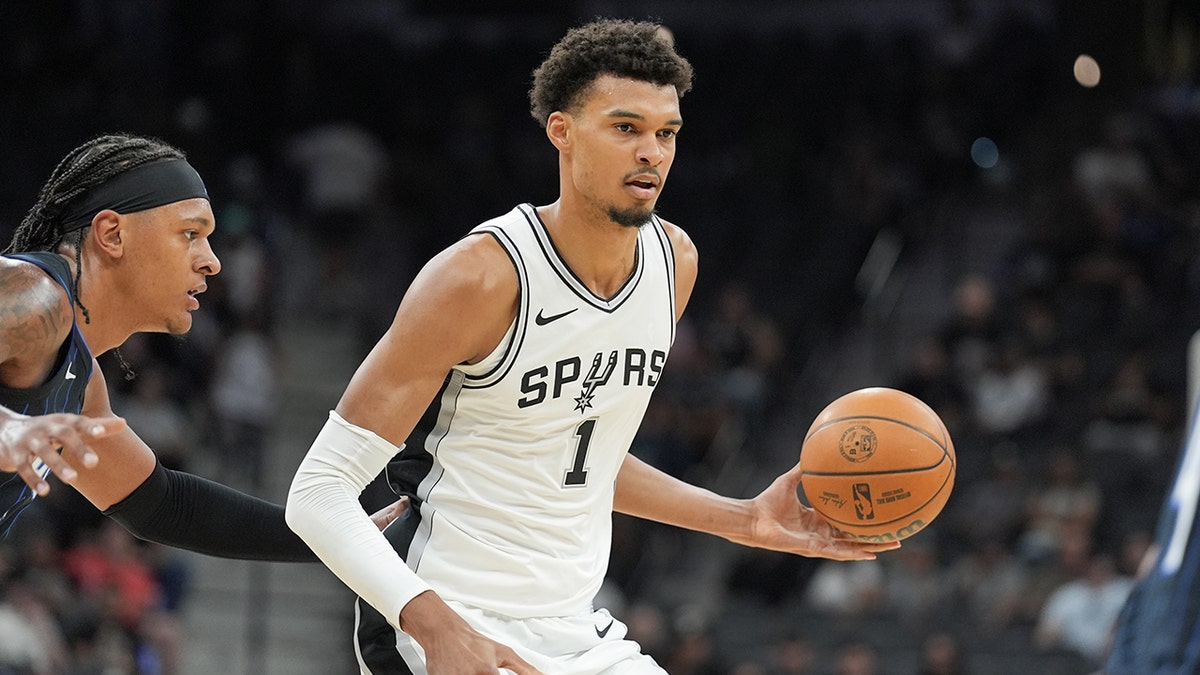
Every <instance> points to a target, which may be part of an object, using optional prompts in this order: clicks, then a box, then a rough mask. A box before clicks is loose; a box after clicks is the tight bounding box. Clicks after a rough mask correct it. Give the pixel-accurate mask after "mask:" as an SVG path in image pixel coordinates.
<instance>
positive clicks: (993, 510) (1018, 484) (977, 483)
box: [941, 442, 1028, 547]
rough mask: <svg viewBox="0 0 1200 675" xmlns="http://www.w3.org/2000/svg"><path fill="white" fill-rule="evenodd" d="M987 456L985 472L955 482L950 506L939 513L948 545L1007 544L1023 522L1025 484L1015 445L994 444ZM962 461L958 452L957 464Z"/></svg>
mask: <svg viewBox="0 0 1200 675" xmlns="http://www.w3.org/2000/svg"><path fill="white" fill-rule="evenodd" d="M988 459H989V463H988V465H987V470H988V473H987V474H986V475H985V476H984V477H982V478H979V479H975V480H965V481H961V482H960V484H959V485H956V486H955V493H954V494H953V495H951V498H950V499H951V501H950V503H949V504H950V506H949V508H948V509H947V510H946V511H945V512H944V513H943V514H942V515H941V518H942V523H943V524H944V525H943V526H944V527H946V528H948V532H949V536H947V537H945V538H944V540H945V541H946V542H947V543H948V544H952V545H954V546H956V547H964V546H966V547H978V546H980V545H982V544H984V543H988V542H995V543H997V544H999V545H1000V546H1002V547H1008V546H1010V545H1012V544H1013V542H1015V541H1016V538H1017V536H1018V534H1019V533H1020V531H1021V528H1022V527H1023V525H1024V523H1025V510H1026V499H1027V497H1026V491H1027V489H1028V485H1027V482H1026V478H1025V473H1024V466H1023V463H1022V461H1021V457H1020V455H1019V453H1018V449H1017V446H1016V445H1015V444H1014V443H1011V442H1003V443H1000V444H997V445H996V446H994V447H993V448H992V449H991V454H990V455H989V456H988ZM962 461H963V459H962V457H961V455H960V458H959V463H960V466H961V463H962Z"/></svg>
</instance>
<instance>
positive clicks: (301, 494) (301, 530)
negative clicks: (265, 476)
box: [283, 473, 318, 542]
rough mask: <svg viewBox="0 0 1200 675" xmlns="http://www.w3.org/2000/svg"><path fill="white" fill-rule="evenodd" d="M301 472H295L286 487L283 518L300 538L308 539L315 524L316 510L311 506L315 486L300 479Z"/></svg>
mask: <svg viewBox="0 0 1200 675" xmlns="http://www.w3.org/2000/svg"><path fill="white" fill-rule="evenodd" d="M301 476H302V474H299V473H298V474H296V478H295V479H294V480H293V481H292V485H291V487H290V488H288V495H287V502H285V503H284V510H283V520H284V522H286V523H287V526H288V527H289V528H291V530H292V532H295V533H296V534H297V535H298V536H299V537H300V538H301V539H304V540H305V541H306V542H308V541H309V539H310V537H311V534H312V532H313V528H314V525H315V520H316V515H317V514H318V512H317V511H316V510H315V509H313V508H312V507H311V505H312V503H313V500H314V493H315V492H316V491H317V489H316V487H315V486H313V485H312V484H311V483H308V482H305V481H303V480H301Z"/></svg>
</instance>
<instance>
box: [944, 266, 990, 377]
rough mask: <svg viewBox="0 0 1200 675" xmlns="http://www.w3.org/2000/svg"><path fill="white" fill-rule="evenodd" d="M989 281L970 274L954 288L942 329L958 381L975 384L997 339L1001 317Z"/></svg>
mask: <svg viewBox="0 0 1200 675" xmlns="http://www.w3.org/2000/svg"><path fill="white" fill-rule="evenodd" d="M996 302H997V301H996V293H995V290H994V288H993V286H992V283H991V282H990V281H988V280H987V279H986V278H985V277H983V276H981V275H969V276H967V277H965V278H963V279H962V280H960V281H959V282H958V285H957V286H955V289H954V300H953V306H952V310H951V315H950V317H949V318H948V320H947V321H946V325H945V326H944V327H943V329H942V331H941V340H942V344H943V346H944V348H945V351H946V354H947V356H948V357H949V359H950V367H951V370H952V371H953V372H954V374H955V377H957V378H958V381H959V383H961V385H962V386H963V387H966V388H968V389H970V388H972V387H974V386H975V383H976V381H977V380H978V378H979V376H980V375H982V374H983V372H984V370H985V369H986V368H987V366H988V361H989V359H990V358H991V355H992V354H993V353H994V352H995V349H996V347H997V345H998V344H999V342H1000V336H1001V329H1000V317H999V316H998V314H997V306H996Z"/></svg>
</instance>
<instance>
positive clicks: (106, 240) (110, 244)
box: [88, 209, 125, 258]
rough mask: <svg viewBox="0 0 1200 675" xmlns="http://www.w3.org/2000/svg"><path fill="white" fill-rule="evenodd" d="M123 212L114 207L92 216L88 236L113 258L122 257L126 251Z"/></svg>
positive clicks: (97, 246)
mask: <svg viewBox="0 0 1200 675" xmlns="http://www.w3.org/2000/svg"><path fill="white" fill-rule="evenodd" d="M122 225H123V223H122V222H121V214H119V213H117V212H116V211H113V210H112V209H104V210H103V211H100V212H99V213H97V214H96V216H95V217H94V218H92V227H91V230H90V231H89V232H88V238H89V239H91V240H92V242H93V243H95V245H96V248H98V249H99V250H100V251H102V252H103V253H105V254H106V255H108V256H110V257H113V258H120V257H121V256H122V255H123V254H124V252H125V242H124V240H123V238H122V235H123V233H124V227H123V226H122Z"/></svg>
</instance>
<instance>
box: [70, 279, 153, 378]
mask: <svg viewBox="0 0 1200 675" xmlns="http://www.w3.org/2000/svg"><path fill="white" fill-rule="evenodd" d="M68 263H69V264H70V266H71V271H72V275H73V276H74V275H79V274H80V273H79V272H78V271H77V270H76V268H75V260H74V259H73V258H71V259H69V260H68ZM83 266H84V270H83V272H82V275H81V276H79V287H78V300H79V302H76V303H75V325H76V326H78V327H79V332H80V334H82V335H83V339H84V341H85V342H87V345H88V349H90V350H91V352H92V354H93V355H96V356H99V355H100V354H103V353H104V352H107V351H109V350H111V349H114V348H116V347H120V346H121V345H122V344H123V343H124V342H125V341H126V340H128V339H129V336H131V335H133V334H134V333H135V332H137V328H136V327H135V326H133V324H132V323H131V322H129V321H128V315H129V312H128V307H127V305H128V302H127V301H123V300H122V299H121V295H120V294H119V293H117V292H115V291H114V290H113V289H111V288H109V287H108V284H109V281H108V279H107V278H106V277H105V275H103V274H101V273H99V272H98V271H97V270H95V269H93V266H94V262H93V261H91V260H89V259H88V258H87V257H84V259H83ZM80 304H82V305H83V307H86V308H87V313H86V314H85V313H84V310H83V308H82V307H80Z"/></svg>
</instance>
